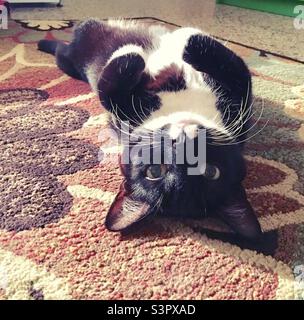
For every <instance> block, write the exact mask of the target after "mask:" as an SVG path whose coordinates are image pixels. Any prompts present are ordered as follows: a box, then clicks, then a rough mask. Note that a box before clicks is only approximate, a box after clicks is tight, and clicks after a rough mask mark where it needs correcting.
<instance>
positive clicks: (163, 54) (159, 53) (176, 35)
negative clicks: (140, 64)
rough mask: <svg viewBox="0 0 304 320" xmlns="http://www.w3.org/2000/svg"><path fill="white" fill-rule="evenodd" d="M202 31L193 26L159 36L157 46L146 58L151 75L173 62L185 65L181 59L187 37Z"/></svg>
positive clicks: (180, 65)
mask: <svg viewBox="0 0 304 320" xmlns="http://www.w3.org/2000/svg"><path fill="white" fill-rule="evenodd" d="M198 33H202V32H201V31H200V30H198V29H194V28H182V29H178V30H176V31H173V32H168V33H165V34H163V35H162V36H161V37H160V41H159V47H158V48H157V49H156V50H155V51H153V52H152V53H151V54H150V55H149V58H148V60H147V69H148V70H149V72H150V74H151V75H157V74H158V73H159V71H160V70H162V69H164V68H165V67H168V66H170V65H171V64H172V63H175V64H176V65H177V66H178V67H182V66H183V65H185V62H184V61H183V52H184V48H185V46H186V45H187V43H188V40H189V38H190V37H191V36H192V35H194V34H198Z"/></svg>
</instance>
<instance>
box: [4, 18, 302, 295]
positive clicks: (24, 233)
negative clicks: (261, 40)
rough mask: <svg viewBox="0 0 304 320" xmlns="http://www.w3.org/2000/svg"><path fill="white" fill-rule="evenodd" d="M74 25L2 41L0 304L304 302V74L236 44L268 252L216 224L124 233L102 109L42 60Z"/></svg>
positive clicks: (19, 31)
mask: <svg viewBox="0 0 304 320" xmlns="http://www.w3.org/2000/svg"><path fill="white" fill-rule="evenodd" d="M72 25H73V22H70V21H49V22H46V21H40V22H39V21H36V22H33V21H23V22H22V21H18V22H15V21H11V22H10V25H9V29H8V30H1V33H0V137H1V139H0V190H1V194H0V206H1V210H0V298H1V299H71V298H72V299H167V298H170V299H295V298H297V299H301V298H302V299H303V298H304V294H303V292H304V259H303V258H304V170H303V168H304V154H303V150H304V142H303V140H304V126H303V121H302V120H304V85H303V84H304V65H303V64H298V63H295V62H292V61H290V60H288V59H283V58H277V57H275V56H272V55H265V54H264V53H263V52H260V51H259V50H252V49H248V48H245V47H242V46H237V45H232V44H229V43H228V44H227V46H229V47H231V48H232V49H233V50H235V51H236V52H238V54H240V55H241V56H242V57H243V58H244V59H245V60H246V62H247V63H248V64H249V66H250V68H251V71H252V74H253V75H254V79H253V81H254V93H255V102H254V105H255V114H254V118H255V120H256V125H255V126H254V128H252V130H251V131H250V133H249V136H252V137H251V138H250V139H249V141H248V144H247V148H246V154H247V156H246V157H247V162H248V176H247V179H246V182H245V184H246V188H247V190H248V193H249V196H250V200H251V202H252V204H253V205H254V208H255V210H256V212H257V214H258V216H259V220H260V222H261V225H262V227H263V230H264V231H265V239H264V242H263V244H262V245H260V246H259V247H254V246H252V245H250V244H246V243H244V242H242V241H240V240H239V239H238V238H236V237H235V236H234V235H233V234H232V233H231V232H230V230H229V229H228V228H227V227H226V226H224V225H222V224H221V223H220V222H218V221H212V220H208V221H192V220H185V221H173V220H166V219H161V220H160V219H155V220H153V221H151V223H150V224H149V225H148V226H143V227H142V228H141V229H139V230H138V232H137V233H136V234H123V235H120V234H118V233H110V232H108V231H106V230H105V227H104V225H103V222H104V218H105V214H106V212H107V209H108V207H109V205H110V203H111V201H112V199H113V197H114V195H115V192H116V190H117V188H118V186H119V183H120V181H121V176H120V173H119V169H118V165H117V151H118V150H117V148H115V147H111V146H110V147H109V146H106V141H105V140H106V134H105V130H106V117H105V114H104V113H103V109H102V108H101V107H100V104H99V101H98V99H97V98H96V97H95V96H94V94H93V93H92V92H91V91H90V88H89V86H88V85H87V84H84V83H81V82H79V81H76V80H73V79H70V78H69V77H67V76H66V75H63V74H62V73H61V72H60V71H59V70H58V69H57V68H56V65H55V63H54V59H53V57H51V56H48V55H46V54H43V53H41V52H38V51H37V50H36V42H37V41H38V40H39V39H42V38H48V39H52V38H57V39H61V40H68V39H69V38H70V36H71V30H72V28H71V27H72ZM100 132H102V134H100ZM100 149H102V150H103V152H104V153H105V155H106V157H105V160H104V161H103V162H102V163H99V161H98V155H99V154H100Z"/></svg>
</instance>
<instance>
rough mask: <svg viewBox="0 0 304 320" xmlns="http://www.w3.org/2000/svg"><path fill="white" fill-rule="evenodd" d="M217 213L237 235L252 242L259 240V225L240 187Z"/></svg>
mask: <svg viewBox="0 0 304 320" xmlns="http://www.w3.org/2000/svg"><path fill="white" fill-rule="evenodd" d="M217 213H218V215H219V216H220V217H221V218H222V219H223V220H224V221H225V222H226V223H227V224H228V225H229V226H230V227H231V228H232V229H233V230H234V231H235V232H236V233H237V234H239V235H241V236H242V237H244V238H247V239H249V240H252V241H255V240H259V239H260V237H261V235H262V230H261V226H260V223H259V221H258V219H257V217H256V215H255V213H254V211H253V209H252V207H251V205H250V203H249V201H248V199H247V195H246V191H245V189H244V188H243V187H242V186H241V187H240V188H239V190H237V191H235V192H233V193H232V194H231V195H230V196H229V197H228V198H227V199H226V201H225V203H224V204H223V205H222V206H221V207H220V208H219V210H218V211H217Z"/></svg>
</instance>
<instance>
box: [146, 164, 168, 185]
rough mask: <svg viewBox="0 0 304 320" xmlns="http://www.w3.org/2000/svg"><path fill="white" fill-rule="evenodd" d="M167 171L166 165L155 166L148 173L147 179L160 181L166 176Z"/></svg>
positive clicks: (149, 168)
mask: <svg viewBox="0 0 304 320" xmlns="http://www.w3.org/2000/svg"><path fill="white" fill-rule="evenodd" d="M167 170H168V168H167V166H166V165H165V164H153V165H151V166H150V167H148V169H147V171H146V179H148V180H151V181H156V180H160V179H162V178H163V177H164V176H165V174H166V173H167Z"/></svg>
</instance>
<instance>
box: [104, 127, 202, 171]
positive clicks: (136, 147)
mask: <svg viewBox="0 0 304 320" xmlns="http://www.w3.org/2000/svg"><path fill="white" fill-rule="evenodd" d="M105 137H106V139H107V140H106V141H104V139H105ZM99 141H103V142H104V143H103V146H102V148H101V149H100V152H99V161H100V162H103V161H104V160H105V154H106V153H107V152H106V150H107V149H108V148H110V149H111V148H112V147H113V146H123V148H124V152H123V153H122V155H121V157H120V162H121V164H130V163H132V164H144V165H149V164H168V165H170V164H172V163H173V162H174V163H175V164H177V165H180V164H187V166H188V169H187V170H188V174H189V175H201V174H203V173H204V172H205V170H206V144H207V143H206V141H207V138H206V129H197V130H196V131H195V138H193V136H192V137H191V138H189V137H188V136H187V134H186V133H184V132H183V130H181V134H180V135H179V136H178V137H176V138H175V139H172V138H171V137H170V135H169V134H168V132H167V131H166V130H161V129H160V130H155V131H154V132H148V133H147V132H146V131H143V132H142V133H134V132H132V131H131V130H130V126H129V124H128V122H123V123H122V124H121V127H120V134H117V131H116V130H112V129H104V130H101V131H100V133H99Z"/></svg>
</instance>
